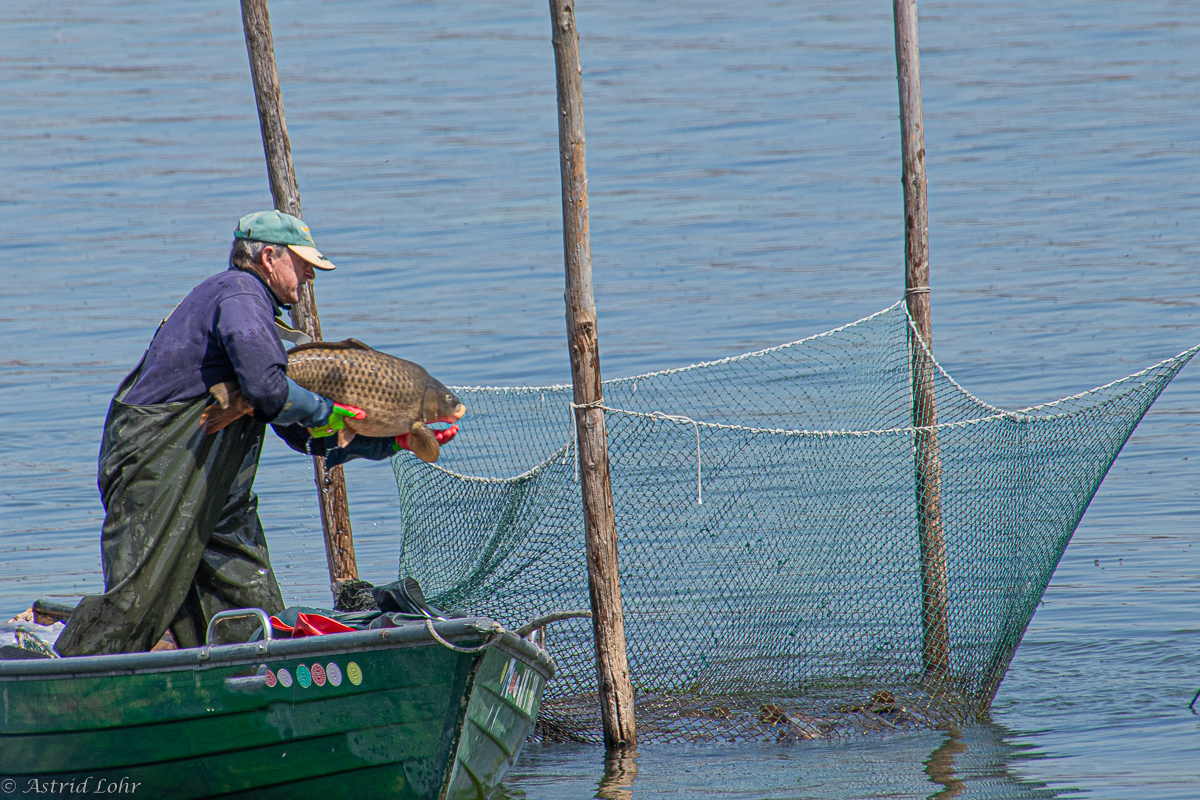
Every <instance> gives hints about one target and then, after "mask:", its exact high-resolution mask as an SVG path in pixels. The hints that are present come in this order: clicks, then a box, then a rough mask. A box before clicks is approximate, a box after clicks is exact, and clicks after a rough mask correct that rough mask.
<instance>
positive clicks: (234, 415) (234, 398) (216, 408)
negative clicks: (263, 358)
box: [200, 381, 254, 434]
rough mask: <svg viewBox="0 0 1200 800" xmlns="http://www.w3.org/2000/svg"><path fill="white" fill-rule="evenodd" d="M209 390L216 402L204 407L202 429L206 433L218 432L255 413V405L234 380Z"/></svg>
mask: <svg viewBox="0 0 1200 800" xmlns="http://www.w3.org/2000/svg"><path fill="white" fill-rule="evenodd" d="M208 392H209V394H211V395H212V396H213V399H215V400H216V403H214V404H213V405H210V406H209V407H208V408H206V409H204V413H203V414H201V415H200V430H202V431H203V432H204V433H206V434H208V433H216V432H217V431H219V430H221V429H222V428H225V427H228V426H229V425H230V424H231V423H233V422H236V421H237V420H239V419H241V418H242V417H244V416H246V415H247V414H253V413H254V407H253V406H252V405H250V401H249V400H247V399H246V398H245V397H244V396H243V395H242V390H241V388H240V387H238V385H237V383H235V382H233V381H225V382H224V383H218V384H216V385H215V386H210V387H208Z"/></svg>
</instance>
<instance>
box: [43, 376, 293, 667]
mask: <svg viewBox="0 0 1200 800" xmlns="http://www.w3.org/2000/svg"><path fill="white" fill-rule="evenodd" d="M140 370H141V365H140V364H139V365H138V368H136V369H134V371H133V372H132V373H130V375H129V376H128V377H127V378H126V379H125V381H124V382H123V383H122V384H121V388H120V389H119V390H118V391H117V394H116V397H114V398H113V401H112V405H111V406H110V407H109V412H108V418H107V420H106V421H105V426H104V440H103V443H102V445H101V449H100V464H99V467H100V469H99V486H100V494H101V497H102V499H103V501H104V507H105V509H106V511H107V515H106V517H105V520H104V528H103V534H102V536H101V552H102V556H103V563H104V585H105V589H106V592H105V593H104V594H103V595H90V596H88V597H85V598H83V600H82V602H80V604H79V607H78V608H77V609H76V610H75V613H74V614H72V615H71V619H70V621H69V622H68V624H67V628H66V630H64V631H63V633H62V635H61V636H60V637H59V640H58V643H57V645H56V649H57V650H58V651H59V653H61V654H62V655H64V656H66V655H99V654H104V653H123V652H137V651H143V650H149V649H150V648H151V647H152V646H153V645H154V644H155V643H156V642H157V641H158V640H159V638H161V637H162V634H163V632H164V631H166V630H167V628H168V627H171V628H172V630H173V631H174V632H175V633H176V636H177V641H178V642H179V644H180V646H183V647H189V646H193V647H194V646H196V645H198V644H203V641H202V640H203V636H204V634H203V631H204V629H205V626H206V621H207V618H208V617H211V616H212V615H213V614H215V613H216V612H218V611H221V610H224V609H225V608H234V607H247V606H257V607H259V608H263V609H264V610H266V611H267V612H268V613H274V612H276V611H279V610H281V609H282V608H283V598H282V596H281V594H280V591H279V586H278V584H277V583H276V581H275V576H274V573H273V572H272V571H271V565H270V561H269V555H268V552H267V544H266V539H265V537H264V536H263V531H262V525H261V523H260V522H259V519H258V513H257V505H258V498H257V497H255V495H254V493H253V492H252V491H251V486H252V484H253V481H254V474H255V472H256V471H257V468H258V457H259V452H260V450H261V448H262V441H263V431H264V426H263V425H262V423H259V422H255V421H254V420H253V419H252V418H250V417H243V418H242V419H239V420H237V421H236V422H234V423H233V424H231V425H230V426H228V427H227V428H225V429H223V430H221V431H218V432H217V433H214V434H207V435H206V434H204V433H202V432H201V431H200V428H199V427H198V423H199V419H200V415H201V414H202V413H203V412H204V408H205V407H206V406H207V405H208V401H209V398H208V396H207V395H205V396H204V397H201V398H197V399H195V400H192V401H188V402H181V403H164V404H160V405H148V406H133V405H126V404H125V403H123V402H121V398H123V397H124V396H125V394H126V392H128V390H129V389H130V388H131V387H132V386H133V385H134V383H135V382H136V380H137V376H138V374H139V372H140ZM197 631H199V633H197Z"/></svg>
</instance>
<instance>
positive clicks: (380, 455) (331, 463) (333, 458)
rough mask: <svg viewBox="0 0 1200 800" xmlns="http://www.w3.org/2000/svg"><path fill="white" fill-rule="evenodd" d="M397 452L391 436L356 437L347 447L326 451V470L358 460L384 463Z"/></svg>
mask: <svg viewBox="0 0 1200 800" xmlns="http://www.w3.org/2000/svg"><path fill="white" fill-rule="evenodd" d="M395 452H396V440H395V438H394V437H391V436H361V435H360V436H355V437H354V438H353V439H351V440H350V444H348V445H346V446H345V447H329V448H328V449H326V450H325V468H326V469H328V468H329V467H336V466H337V465H338V464H345V463H346V462H347V461H353V460H354V459H356V458H366V459H368V460H370V461H383V460H384V459H387V458H391V457H392V454H393V453H395Z"/></svg>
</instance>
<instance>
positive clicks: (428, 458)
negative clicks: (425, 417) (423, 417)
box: [408, 422, 442, 464]
mask: <svg viewBox="0 0 1200 800" xmlns="http://www.w3.org/2000/svg"><path fill="white" fill-rule="evenodd" d="M408 449H409V450H412V451H413V452H414V453H416V455H417V458H419V459H421V460H422V461H424V462H425V463H426V464H432V463H433V462H435V461H437V460H438V456H439V455H441V452H442V450H441V446H440V445H439V444H438V441H437V438H436V437H435V436H434V435H433V430H432V429H431V428H429V427H427V426H426V425H425V424H424V423H421V422H414V423H413V424H412V428H411V429H410V430H409V432H408Z"/></svg>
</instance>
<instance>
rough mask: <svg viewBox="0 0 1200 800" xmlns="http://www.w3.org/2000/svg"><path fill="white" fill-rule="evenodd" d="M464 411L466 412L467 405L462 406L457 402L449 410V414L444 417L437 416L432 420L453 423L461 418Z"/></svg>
mask: <svg viewBox="0 0 1200 800" xmlns="http://www.w3.org/2000/svg"><path fill="white" fill-rule="evenodd" d="M466 413H467V407H466V406H464V405H463V404H462V403H459V404H458V405H457V406H455V407H454V410H453V411H451V412H450V413H449V414H447V415H446V416H444V417H438V418H437V419H435V420H433V422H447V423H451V424H453V423H455V422H458V421H459V420H460V419H462V418H463V414H466ZM431 424H432V423H431Z"/></svg>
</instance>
